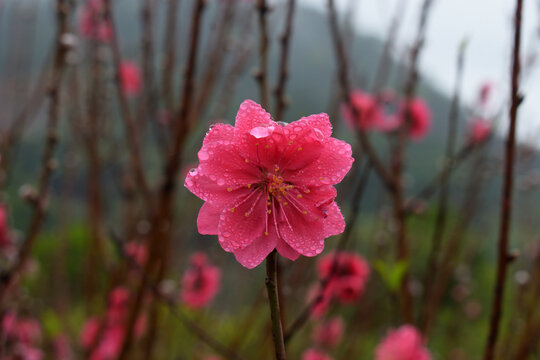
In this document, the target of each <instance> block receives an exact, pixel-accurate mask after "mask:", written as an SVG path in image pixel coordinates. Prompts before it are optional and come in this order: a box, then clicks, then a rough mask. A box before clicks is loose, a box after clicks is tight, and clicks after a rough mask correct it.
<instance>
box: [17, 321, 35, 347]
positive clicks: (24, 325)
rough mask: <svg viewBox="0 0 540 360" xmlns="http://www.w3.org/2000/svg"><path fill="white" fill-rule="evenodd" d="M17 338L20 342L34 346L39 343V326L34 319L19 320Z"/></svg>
mask: <svg viewBox="0 0 540 360" xmlns="http://www.w3.org/2000/svg"><path fill="white" fill-rule="evenodd" d="M17 336H18V339H19V341H20V342H23V343H26V344H35V343H38V342H40V341H41V325H40V323H39V322H38V321H36V320H34V319H28V318H26V319H21V320H19V321H18V324H17Z"/></svg>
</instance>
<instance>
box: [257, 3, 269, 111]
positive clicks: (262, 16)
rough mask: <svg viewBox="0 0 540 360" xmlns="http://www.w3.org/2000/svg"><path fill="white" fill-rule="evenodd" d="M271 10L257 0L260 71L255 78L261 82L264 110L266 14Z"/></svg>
mask: <svg viewBox="0 0 540 360" xmlns="http://www.w3.org/2000/svg"><path fill="white" fill-rule="evenodd" d="M268 11H269V8H268V5H267V4H266V0H257V12H258V19H259V32H260V40H259V62H260V64H259V70H258V71H257V73H256V74H255V78H256V79H257V81H258V82H259V89H260V92H261V105H262V107H263V109H268V44H269V40H268V29H267V24H266V14H267V13H268Z"/></svg>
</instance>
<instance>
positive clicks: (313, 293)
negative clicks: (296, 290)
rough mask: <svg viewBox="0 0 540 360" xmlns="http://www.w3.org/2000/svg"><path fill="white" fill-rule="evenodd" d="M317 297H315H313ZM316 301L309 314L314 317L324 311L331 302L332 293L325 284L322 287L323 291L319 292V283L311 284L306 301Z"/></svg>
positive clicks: (309, 302)
mask: <svg viewBox="0 0 540 360" xmlns="http://www.w3.org/2000/svg"><path fill="white" fill-rule="evenodd" d="M317 296H318V297H319V298H318V299H316V298H315V297H317ZM314 300H315V301H316V303H315V304H314V305H313V308H312V309H311V315H312V316H313V317H315V318H318V317H320V316H321V315H323V314H325V313H326V310H328V307H329V306H330V303H331V302H332V293H331V289H330V288H329V287H328V286H327V287H325V288H324V292H321V287H320V286H319V285H316V286H313V287H312V288H311V289H310V290H309V292H308V296H307V303H308V304H311V302H312V301H314Z"/></svg>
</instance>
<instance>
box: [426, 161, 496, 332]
mask: <svg viewBox="0 0 540 360" xmlns="http://www.w3.org/2000/svg"><path fill="white" fill-rule="evenodd" d="M485 161H486V159H485V157H484V155H483V154H481V155H480V156H479V157H478V159H477V160H476V161H475V162H474V163H473V164H471V168H472V174H471V175H470V178H469V185H468V187H467V190H466V192H465V194H464V196H463V203H462V205H461V211H460V212H459V214H460V216H459V220H458V221H457V224H456V225H454V226H453V230H452V233H451V234H450V236H449V238H448V242H447V245H446V247H445V250H444V251H443V254H444V255H443V258H442V260H441V262H440V266H439V271H438V272H437V274H436V277H435V280H434V281H433V285H432V286H433V290H432V292H431V295H430V296H429V297H428V298H427V299H426V300H427V301H426V303H425V305H424V308H425V313H426V314H425V316H426V317H425V323H424V324H422V323H421V326H422V330H423V331H422V332H423V334H424V336H425V337H426V338H428V337H429V332H430V330H431V327H432V324H433V323H434V322H435V319H436V315H437V311H438V309H439V306H440V303H441V301H442V297H443V295H444V294H445V291H446V289H447V287H448V283H449V281H450V279H451V276H452V273H453V271H454V269H455V263H456V260H457V259H458V256H459V253H460V248H461V245H462V241H463V238H464V235H465V232H466V230H467V229H468V227H469V225H470V223H471V221H472V219H473V217H474V213H475V211H476V210H477V207H478V201H479V196H480V193H481V192H482V188H483V187H484V183H483V181H482V180H483V178H484V177H485V176H484V168H485V166H484V163H485Z"/></svg>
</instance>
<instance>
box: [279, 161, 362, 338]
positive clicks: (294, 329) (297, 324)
mask: <svg viewBox="0 0 540 360" xmlns="http://www.w3.org/2000/svg"><path fill="white" fill-rule="evenodd" d="M355 158H356V162H355V164H360V161H359V159H358V158H357V157H355ZM359 166H360V165H357V168H359ZM370 172H371V166H370V164H369V163H367V164H365V165H364V167H363V168H362V170H361V171H360V172H359V175H358V176H359V179H358V184H356V186H354V191H353V194H352V199H351V203H352V210H351V214H350V215H349V221H348V222H347V223H346V226H345V231H344V232H343V234H342V235H341V237H340V239H339V243H338V245H337V247H336V250H335V255H334V258H333V260H332V267H331V269H330V273H329V274H328V276H327V277H325V278H323V279H321V282H320V284H319V291H318V292H317V294H316V295H315V297H314V298H313V300H311V301H310V302H309V303H308V304H307V306H306V307H305V308H304V310H303V311H301V312H300V315H299V316H298V317H297V318H296V319H295V320H294V321H293V323H292V325H291V326H290V327H289V329H287V331H286V332H285V337H284V341H285V344H287V343H288V342H289V341H291V339H292V338H293V336H294V335H296V334H297V333H298V331H299V330H300V329H301V328H302V327H303V326H304V325H305V324H306V323H307V321H308V320H309V318H310V316H311V314H312V312H313V309H314V308H315V306H317V304H319V303H320V302H321V301H322V300H323V296H324V294H325V292H326V288H327V287H328V285H329V284H330V280H332V278H333V277H334V276H335V275H336V273H337V271H338V255H339V253H340V252H341V251H343V250H345V248H346V247H347V243H348V241H349V239H350V238H351V235H352V230H353V229H354V226H355V225H356V221H357V219H358V214H359V212H360V203H361V200H362V196H363V194H364V190H365V188H366V186H367V183H368V180H369V175H370Z"/></svg>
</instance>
